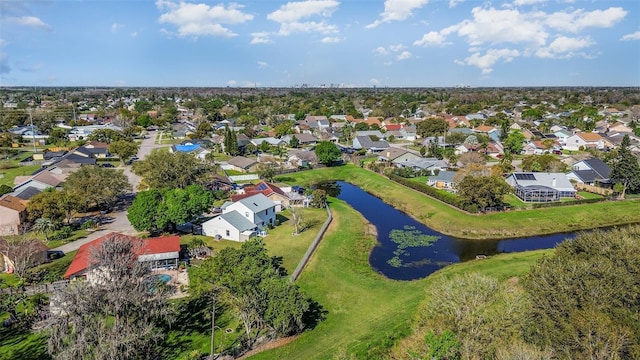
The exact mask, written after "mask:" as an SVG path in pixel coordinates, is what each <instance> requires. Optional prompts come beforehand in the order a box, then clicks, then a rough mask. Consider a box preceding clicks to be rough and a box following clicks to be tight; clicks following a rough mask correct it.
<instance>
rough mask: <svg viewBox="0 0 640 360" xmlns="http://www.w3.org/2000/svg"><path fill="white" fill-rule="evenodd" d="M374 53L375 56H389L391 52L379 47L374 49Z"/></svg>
mask: <svg viewBox="0 0 640 360" xmlns="http://www.w3.org/2000/svg"><path fill="white" fill-rule="evenodd" d="M373 52H374V54H376V55H380V56H385V55H388V54H389V52H388V51H387V49H385V48H384V46H378V47H377V48H375V49H373Z"/></svg>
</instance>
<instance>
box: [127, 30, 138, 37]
mask: <svg viewBox="0 0 640 360" xmlns="http://www.w3.org/2000/svg"><path fill="white" fill-rule="evenodd" d="M129 36H131V37H138V32H137V31H133V32H131V33H129Z"/></svg>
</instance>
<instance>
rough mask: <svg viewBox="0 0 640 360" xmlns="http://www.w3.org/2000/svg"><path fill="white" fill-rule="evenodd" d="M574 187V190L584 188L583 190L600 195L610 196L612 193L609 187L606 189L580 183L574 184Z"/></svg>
mask: <svg viewBox="0 0 640 360" xmlns="http://www.w3.org/2000/svg"><path fill="white" fill-rule="evenodd" d="M575 187H576V190H584V191H588V192H590V193H594V194H598V195H602V196H610V195H611V194H612V193H613V190H611V189H606V188H601V187H598V186H593V185H587V184H581V183H577V184H575Z"/></svg>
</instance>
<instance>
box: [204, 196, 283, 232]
mask: <svg viewBox="0 0 640 360" xmlns="http://www.w3.org/2000/svg"><path fill="white" fill-rule="evenodd" d="M276 205H277V204H276V203H275V202H273V201H271V200H269V198H267V197H266V196H265V195H264V194H262V193H258V194H255V195H252V196H249V197H246V198H243V199H240V200H238V201H236V202H234V203H230V204H227V205H225V206H223V208H222V214H221V215H219V216H216V217H214V218H213V219H211V220H208V221H206V222H204V223H203V224H202V234H203V235H206V236H213V237H217V238H221V239H227V240H233V241H247V240H248V239H250V238H252V237H253V236H256V235H258V234H260V233H261V232H262V231H263V230H264V229H265V228H266V227H268V226H269V225H275V223H276Z"/></svg>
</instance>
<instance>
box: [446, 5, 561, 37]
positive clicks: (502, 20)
mask: <svg viewBox="0 0 640 360" xmlns="http://www.w3.org/2000/svg"><path fill="white" fill-rule="evenodd" d="M471 13H472V15H473V20H464V21H463V22H462V23H460V24H458V25H457V33H458V35H459V36H461V37H464V38H466V39H467V42H469V44H470V45H472V46H477V45H481V44H484V43H490V44H500V43H530V44H535V45H544V44H545V42H546V39H547V37H548V36H549V34H548V33H547V31H545V28H544V25H543V23H542V22H541V21H538V20H536V19H535V18H533V19H532V17H531V15H530V14H526V13H520V12H519V11H518V10H509V9H507V10H496V9H494V8H488V9H485V8H480V7H476V8H474V9H473V10H471ZM449 29H450V30H451V31H453V30H455V28H454V27H449Z"/></svg>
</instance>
